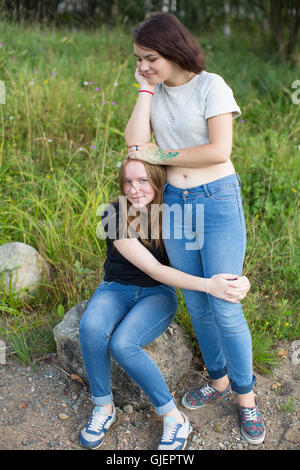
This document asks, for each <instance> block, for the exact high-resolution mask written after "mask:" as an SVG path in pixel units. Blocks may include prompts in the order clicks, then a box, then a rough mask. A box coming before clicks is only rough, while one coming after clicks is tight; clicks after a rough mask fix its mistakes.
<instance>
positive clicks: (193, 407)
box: [181, 395, 207, 410]
mask: <svg viewBox="0 0 300 470" xmlns="http://www.w3.org/2000/svg"><path fill="white" fill-rule="evenodd" d="M181 404H182V406H184V407H185V408H187V409H188V410H198V409H199V408H203V407H204V406H206V404H207V403H205V404H204V405H199V406H192V405H188V404H187V403H186V401H185V395H184V396H183V397H182V400H181Z"/></svg>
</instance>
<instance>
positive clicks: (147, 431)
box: [0, 344, 300, 452]
mask: <svg viewBox="0 0 300 470" xmlns="http://www.w3.org/2000/svg"><path fill="white" fill-rule="evenodd" d="M281 351H282V363H281V365H280V366H279V367H278V368H276V369H275V370H274V372H273V374H271V375H265V374H259V373H257V372H256V373H255V374H256V376H257V384H256V387H255V393H256V396H257V402H258V405H259V408H260V410H261V411H262V414H263V417H264V421H265V425H266V431H267V435H266V439H265V442H264V443H263V444H261V445H259V446H251V445H248V444H247V442H246V441H245V440H244V439H243V438H242V437H241V435H240V430H239V421H238V414H237V407H236V397H235V396H234V394H231V395H230V396H229V398H227V399H226V400H224V401H218V402H216V403H211V404H209V405H207V406H206V407H204V408H202V409H199V410H196V411H189V410H184V408H182V406H181V404H180V401H181V397H182V396H183V394H184V392H185V391H186V390H187V389H188V388H190V387H192V386H199V385H204V384H205V383H206V382H207V378H208V377H207V373H206V371H205V370H204V369H203V364H202V363H201V361H200V360H199V358H197V357H196V358H194V360H193V363H192V366H191V367H190V369H188V370H187V373H186V375H185V377H184V378H183V380H182V381H181V382H180V384H179V385H178V388H177V390H175V391H174V392H175V398H176V400H177V403H178V405H179V408H180V409H182V410H183V411H184V412H185V413H186V415H187V416H188V418H189V419H190V421H191V424H192V426H193V433H192V434H191V435H190V437H189V440H188V445H187V447H186V450H187V451H188V450H190V451H192V450H239V451H242V450H258V449H259V450H299V449H300V420H299V414H300V413H299V404H300V365H299V364H298V365H295V364H293V363H292V361H291V355H292V353H293V350H292V347H291V345H288V344H284V345H282V346H281ZM128 405H129V406H128ZM128 405H127V406H124V407H122V408H118V403H116V406H117V412H118V419H117V421H116V423H115V424H114V425H113V426H112V428H111V429H110V430H109V432H108V433H107V436H106V437H105V441H104V444H103V445H102V447H101V448H100V450H99V452H101V449H102V450H113V451H120V450H131V451H133V450H155V449H156V448H157V445H158V443H159V439H160V435H161V430H162V419H161V418H160V417H158V416H157V415H156V414H155V412H154V411H153V408H152V407H151V404H150V402H149V406H146V407H144V408H143V409H140V410H136V409H133V408H132V406H131V405H130V403H128ZM92 408H93V404H92V402H91V400H90V397H89V391H88V388H87V387H86V385H84V384H83V383H82V382H81V381H80V378H78V376H71V375H70V374H68V373H67V372H66V371H64V370H63V369H62V367H61V365H60V363H59V361H58V358H57V355H56V354H49V355H47V356H45V357H42V358H39V359H38V360H36V361H35V362H34V363H33V364H32V365H30V366H24V365H22V364H20V362H18V361H16V360H15V359H13V358H12V357H8V358H7V361H6V364H5V365H0V449H1V450H79V449H81V448H80V446H79V444H78V435H79V432H80V429H81V428H82V427H83V426H84V425H85V424H86V422H87V420H88V418H89V415H90V413H91V410H92Z"/></svg>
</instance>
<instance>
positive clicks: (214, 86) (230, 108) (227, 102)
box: [204, 74, 241, 119]
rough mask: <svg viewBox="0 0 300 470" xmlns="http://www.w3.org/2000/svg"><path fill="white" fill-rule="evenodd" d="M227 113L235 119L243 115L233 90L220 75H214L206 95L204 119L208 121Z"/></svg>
mask: <svg viewBox="0 0 300 470" xmlns="http://www.w3.org/2000/svg"><path fill="white" fill-rule="evenodd" d="M225 113H232V117H233V118H234V119H235V118H237V117H239V116H240V115H241V110H240V108H239V106H238V104H237V102H236V101H235V98H234V96H233V93H232V90H231V88H230V87H229V86H228V85H227V83H226V82H225V81H224V79H223V78H222V77H220V75H217V74H214V76H213V78H212V80H211V83H210V86H209V87H208V90H207V94H206V100H205V114H204V117H205V119H208V118H211V117H214V116H218V115H220V114H225Z"/></svg>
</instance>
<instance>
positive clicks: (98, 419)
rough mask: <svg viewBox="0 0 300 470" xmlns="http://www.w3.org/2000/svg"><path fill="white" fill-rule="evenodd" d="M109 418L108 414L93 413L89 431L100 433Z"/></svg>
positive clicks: (88, 427)
mask: <svg viewBox="0 0 300 470" xmlns="http://www.w3.org/2000/svg"><path fill="white" fill-rule="evenodd" d="M106 418H107V415H106V414H102V413H101V412H99V411H98V412H95V411H93V414H92V417H91V419H90V422H89V424H88V426H87V430H88V431H96V432H98V431H100V429H101V427H102V426H103V424H104V423H105V421H106Z"/></svg>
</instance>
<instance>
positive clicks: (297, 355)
mask: <svg viewBox="0 0 300 470" xmlns="http://www.w3.org/2000/svg"><path fill="white" fill-rule="evenodd" d="M291 360H292V364H293V365H294V366H299V364H300V347H299V349H297V350H296V351H295V352H293V354H292V358H291Z"/></svg>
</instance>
